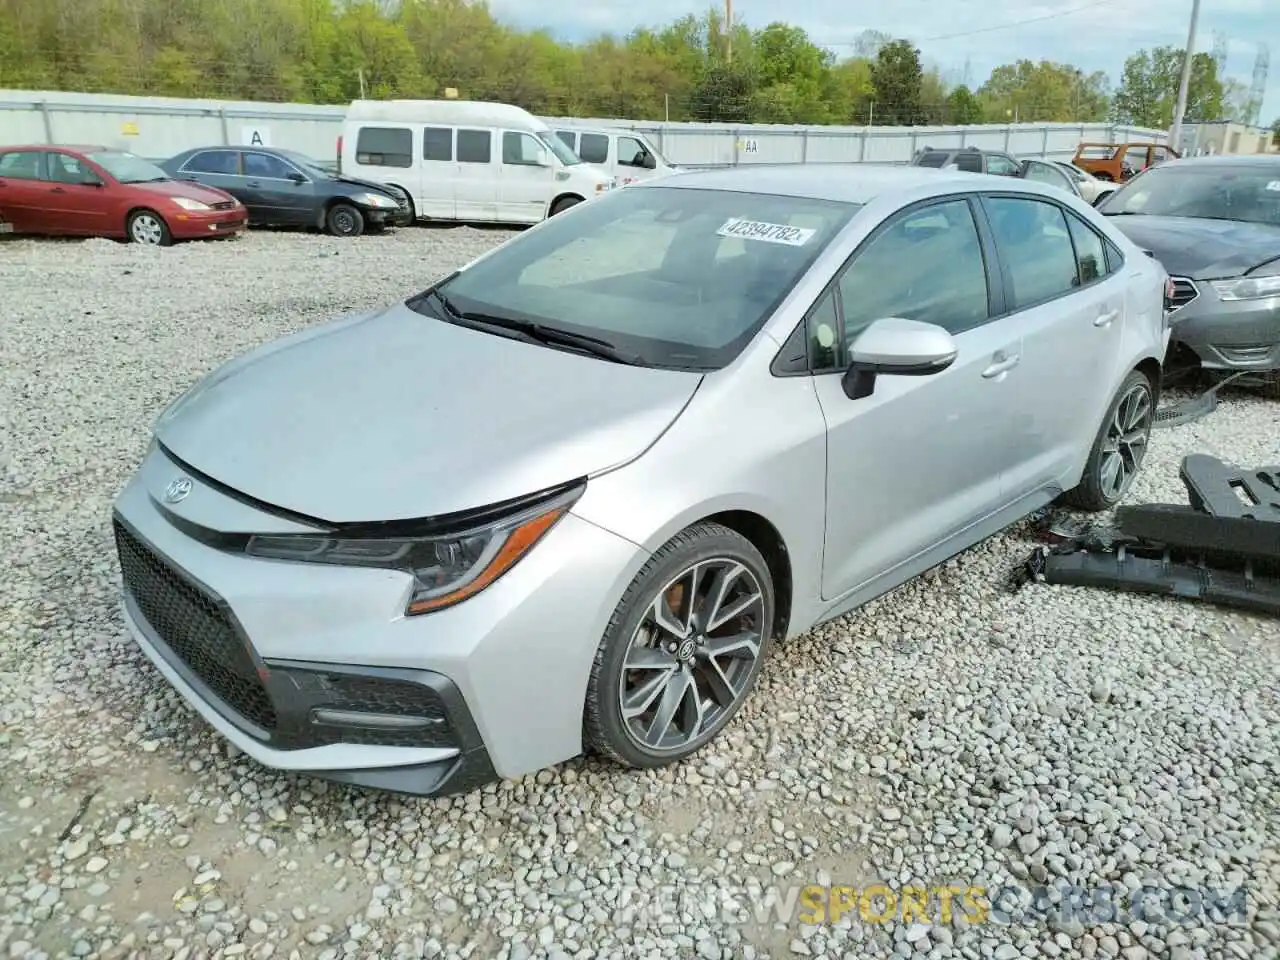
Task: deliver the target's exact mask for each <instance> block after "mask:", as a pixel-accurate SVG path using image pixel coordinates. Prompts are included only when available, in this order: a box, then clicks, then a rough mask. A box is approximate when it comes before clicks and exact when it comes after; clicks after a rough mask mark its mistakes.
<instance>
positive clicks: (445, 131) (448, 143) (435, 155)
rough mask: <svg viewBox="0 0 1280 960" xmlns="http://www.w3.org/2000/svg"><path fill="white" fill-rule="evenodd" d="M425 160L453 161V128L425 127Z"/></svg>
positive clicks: (423, 156) (423, 138)
mask: <svg viewBox="0 0 1280 960" xmlns="http://www.w3.org/2000/svg"><path fill="white" fill-rule="evenodd" d="M422 159H423V160H452V159H453V128H452V127H424V128H423V130H422Z"/></svg>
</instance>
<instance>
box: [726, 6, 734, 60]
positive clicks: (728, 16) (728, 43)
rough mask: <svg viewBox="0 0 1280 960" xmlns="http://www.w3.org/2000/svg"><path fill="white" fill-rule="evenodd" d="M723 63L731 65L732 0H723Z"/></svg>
mask: <svg viewBox="0 0 1280 960" xmlns="http://www.w3.org/2000/svg"><path fill="white" fill-rule="evenodd" d="M724 40H725V47H724V62H725V63H733V0H724Z"/></svg>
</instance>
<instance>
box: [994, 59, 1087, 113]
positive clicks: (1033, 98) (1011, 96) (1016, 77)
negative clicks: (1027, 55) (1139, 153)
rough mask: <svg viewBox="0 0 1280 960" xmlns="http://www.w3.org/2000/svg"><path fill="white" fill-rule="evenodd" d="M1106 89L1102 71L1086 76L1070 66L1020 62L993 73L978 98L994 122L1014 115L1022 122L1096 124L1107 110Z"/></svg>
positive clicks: (1046, 62)
mask: <svg viewBox="0 0 1280 960" xmlns="http://www.w3.org/2000/svg"><path fill="white" fill-rule="evenodd" d="M1108 86H1109V84H1108V81H1107V76H1106V74H1105V73H1102V72H1101V71H1099V72H1097V73H1093V74H1089V75H1086V74H1084V73H1083V72H1082V71H1081V70H1079V69H1078V68H1076V67H1073V66H1071V65H1070V64H1065V63H1054V62H1052V61H1049V60H1041V61H1039V62H1038V63H1037V62H1034V61H1031V60H1019V61H1017V62H1016V63H1007V64H1004V65H1002V66H999V67H996V68H995V69H994V70H992V71H991V76H990V77H989V78H988V79H987V82H986V83H984V84H983V85H982V86H981V87H979V88H978V98H979V100H981V102H982V105H983V110H984V113H985V115H986V116H987V117H988V118H989V119H991V120H994V121H997V122H1000V121H1006V120H1008V119H1009V118H1010V117H1014V116H1016V117H1017V119H1018V120H1019V121H1020V122H1023V123H1028V122H1031V123H1069V122H1083V121H1099V120H1102V119H1105V117H1106V116H1107V112H1108V109H1109V108H1110V99H1111V98H1110V96H1109V93H1108Z"/></svg>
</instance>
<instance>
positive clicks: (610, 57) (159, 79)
mask: <svg viewBox="0 0 1280 960" xmlns="http://www.w3.org/2000/svg"><path fill="white" fill-rule="evenodd" d="M1182 59H1183V53H1182V51H1181V50H1179V49H1177V48H1174V47H1156V48H1154V49H1151V50H1140V51H1138V52H1136V53H1134V54H1133V55H1132V56H1130V57H1129V58H1128V59H1127V60H1126V61H1125V63H1124V67H1123V71H1122V74H1121V81H1120V84H1119V86H1118V87H1116V88H1115V89H1114V90H1113V89H1112V85H1111V82H1110V80H1109V78H1108V77H1107V75H1106V74H1105V73H1104V72H1102V71H1097V72H1091V73H1085V72H1084V71H1082V70H1080V69H1078V68H1077V67H1075V66H1073V65H1071V64H1067V63H1056V62H1052V61H1048V60H1040V61H1038V62H1037V61H1033V60H1029V59H1021V60H1017V61H1015V62H1013V63H1009V64H1006V65H1003V66H1000V67H997V68H996V69H995V70H993V71H992V72H991V75H990V76H989V77H988V78H987V79H986V80H985V81H984V82H982V83H981V84H979V85H976V86H970V85H969V84H967V83H964V82H959V83H956V82H951V81H950V80H948V79H947V78H946V77H945V76H944V74H943V73H942V72H941V71H940V70H939V69H938V68H937V67H936V66H931V65H928V64H926V63H925V62H924V61H923V59H922V57H921V54H920V50H919V49H918V48H917V47H916V46H915V45H914V44H913V43H912V42H911V41H910V40H907V39H902V38H894V37H891V36H889V35H887V34H884V33H879V32H876V31H867V32H864V33H863V34H862V35H860V36H859V37H858V38H857V40H856V41H855V42H854V43H853V44H851V45H850V49H849V51H848V52H847V53H846V54H844V55H836V54H833V53H832V52H831V51H830V50H829V49H827V48H825V47H824V46H822V45H820V44H819V43H817V42H815V41H814V39H813V38H810V37H809V36H808V35H807V34H806V33H805V32H804V31H803V30H801V29H799V28H798V27H794V26H790V25H788V24H785V23H771V24H769V25H768V26H765V27H763V28H761V29H757V30H752V29H749V28H747V27H746V26H743V25H741V24H736V23H735V24H733V25H732V26H731V27H730V28H729V29H726V28H725V21H724V18H723V16H722V13H721V11H719V10H718V9H716V8H712V9H710V10H708V11H707V12H706V13H705V14H704V15H702V16H693V15H689V16H686V17H683V18H681V19H679V20H676V21H675V22H673V23H670V24H667V25H666V26H663V27H654V28H642V29H637V30H634V31H632V32H631V33H629V34H627V35H625V36H614V35H608V34H606V35H601V36H598V37H596V38H595V39H593V40H590V41H588V42H585V43H580V44H571V43H565V42H561V41H559V40H557V39H556V38H555V37H554V36H552V35H551V34H549V33H547V32H546V31H540V30H534V31H522V30H517V29H513V28H511V27H509V26H506V25H504V24H501V23H499V22H498V21H497V20H495V19H494V17H493V16H492V15H491V14H490V12H489V10H488V7H487V6H486V5H485V4H484V3H483V2H480V0H39V2H32V0H0V87H7V88H17V89H30V90H77V91H82V92H102V93H123V94H144V95H157V96H173V97H208V98H216V99H228V100H230V99H237V100H266V101H295V102H304V103H346V102H348V101H350V100H353V99H355V98H357V97H362V96H363V97H368V98H375V99H376V98H388V97H438V96H442V95H444V92H445V90H447V89H450V88H452V89H453V90H456V91H457V92H458V95H459V96H461V97H464V98H469V99H482V100H501V101H505V102H508V103H515V104H518V105H519V106H522V107H525V108H526V109H528V110H530V111H532V112H534V113H537V114H542V115H563V116H594V117H613V118H627V119H635V120H662V119H669V120H701V121H712V122H731V123H796V124H875V125H896V124H923V123H947V124H959V123H1006V122H1015V121H1016V122H1082V123H1083V122H1098V121H1106V120H1113V121H1116V122H1120V123H1128V124H1134V125H1139V126H1145V127H1152V128H1156V129H1164V128H1167V127H1168V126H1169V125H1170V123H1171V121H1172V117H1173V108H1174V101H1175V99H1176V94H1177V86H1178V74H1179V71H1180V69H1181V65H1182ZM1245 92H1246V91H1244V89H1243V88H1242V87H1241V86H1240V85H1239V84H1237V83H1235V82H1234V81H1231V80H1226V79H1224V78H1222V77H1219V76H1218V73H1217V68H1216V65H1215V63H1214V61H1213V59H1212V58H1211V57H1210V56H1208V55H1207V54H1202V53H1200V54H1196V55H1195V56H1194V58H1193V60H1192V75H1191V85H1190V92H1189V97H1188V106H1187V118H1188V119H1190V120H1222V119H1238V118H1241V117H1243V116H1247V115H1248V111H1249V109H1250V104H1249V103H1248V102H1247V98H1246V97H1245Z"/></svg>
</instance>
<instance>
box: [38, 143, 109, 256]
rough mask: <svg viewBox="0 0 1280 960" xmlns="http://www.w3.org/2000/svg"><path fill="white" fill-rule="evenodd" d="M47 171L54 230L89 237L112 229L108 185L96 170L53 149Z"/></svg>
mask: <svg viewBox="0 0 1280 960" xmlns="http://www.w3.org/2000/svg"><path fill="white" fill-rule="evenodd" d="M45 172H46V175H47V177H48V195H47V199H46V203H47V205H48V212H47V217H48V222H49V226H50V229H51V230H52V231H54V232H56V233H61V234H68V235H72V236H89V237H91V236H100V235H101V234H103V233H109V232H110V224H109V223H108V217H109V216H110V214H111V200H110V194H109V192H108V189H109V188H108V187H107V186H106V182H105V181H104V180H103V179H102V177H101V176H99V175H98V173H97V171H95V170H94V169H93V168H92V167H90V166H89V164H88V163H86V162H85V161H83V160H81V159H80V158H79V157H76V156H73V155H71V154H69V153H62V152H61V151H56V150H51V151H49V152H48V153H47V154H45Z"/></svg>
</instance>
